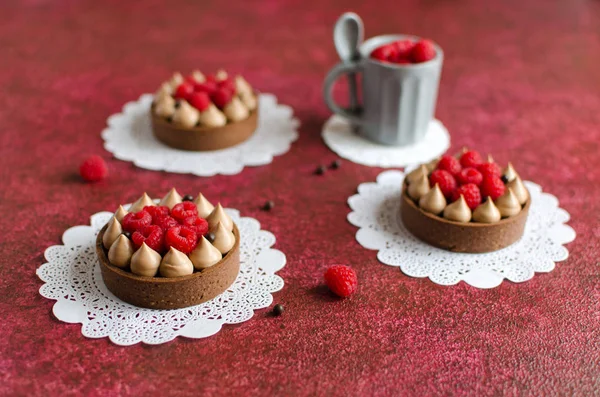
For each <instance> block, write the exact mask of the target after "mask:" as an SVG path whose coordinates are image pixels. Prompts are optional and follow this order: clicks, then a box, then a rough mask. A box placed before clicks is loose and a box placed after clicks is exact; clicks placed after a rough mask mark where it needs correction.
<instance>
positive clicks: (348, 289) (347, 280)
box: [325, 265, 358, 298]
mask: <svg viewBox="0 0 600 397" xmlns="http://www.w3.org/2000/svg"><path fill="white" fill-rule="evenodd" d="M325 284H326V285H327V287H329V289H330V290H331V291H332V292H333V293H334V294H336V295H337V296H340V297H342V298H346V297H348V296H350V295H352V294H353V293H354V292H356V288H357V286H358V278H357V277H356V272H355V271H354V269H352V268H351V267H350V266H344V265H334V266H331V267H330V268H329V269H327V271H326V272H325Z"/></svg>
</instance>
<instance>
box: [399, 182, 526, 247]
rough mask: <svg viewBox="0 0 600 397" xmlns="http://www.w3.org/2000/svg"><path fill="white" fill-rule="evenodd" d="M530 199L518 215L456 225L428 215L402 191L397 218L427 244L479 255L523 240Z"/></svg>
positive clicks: (404, 190)
mask: <svg viewBox="0 0 600 397" xmlns="http://www.w3.org/2000/svg"><path fill="white" fill-rule="evenodd" d="M530 205H531V198H530V199H529V200H527V202H526V203H525V205H524V206H523V209H522V210H521V212H519V213H518V214H517V215H515V216H512V217H510V218H505V219H502V220H501V221H500V222H496V223H477V222H469V223H460V222H453V221H449V220H447V219H444V218H442V217H439V216H436V215H433V214H430V213H428V212H426V211H423V210H422V209H421V208H419V207H418V206H417V205H416V204H415V202H414V201H413V200H412V199H411V198H410V197H409V196H408V194H407V192H406V184H405V185H404V188H403V191H402V198H401V203H400V217H401V219H402V223H403V224H404V226H405V227H406V229H407V230H408V231H409V232H411V233H412V234H413V235H414V236H415V237H417V238H419V239H420V240H423V241H425V242H426V243H428V244H431V245H433V246H436V247H438V248H442V249H445V250H448V251H453V252H469V253H481V252H491V251H497V250H499V249H502V248H505V247H508V246H509V245H511V244H513V243H514V242H516V241H518V240H519V239H520V238H521V236H523V231H524V230H525V223H526V221H527V214H528V213H529V207H530Z"/></svg>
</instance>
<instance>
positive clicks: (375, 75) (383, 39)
mask: <svg viewBox="0 0 600 397" xmlns="http://www.w3.org/2000/svg"><path fill="white" fill-rule="evenodd" d="M405 39H411V40H415V41H416V40H418V38H417V37H414V36H406V35H385V36H376V37H373V38H371V39H369V40H367V41H365V42H364V43H363V44H362V45H361V46H360V49H359V50H360V54H361V59H360V60H358V61H356V62H352V61H350V62H344V63H340V64H338V65H336V66H335V67H334V68H333V69H331V70H330V71H329V74H328V75H327V77H326V78H325V84H324V86H323V96H324V98H325V103H326V104H327V106H328V107H329V109H331V111H332V112H334V113H337V114H339V115H341V116H343V117H345V118H347V119H348V120H350V122H351V123H353V124H355V125H356V126H357V127H359V128H358V130H359V132H360V134H361V135H363V136H364V137H366V138H367V139H369V140H371V141H373V142H377V143H380V144H383V145H389V146H406V145H411V144H414V143H417V142H419V141H421V140H422V139H423V138H424V137H425V134H426V133H427V128H428V126H429V122H430V121H431V120H432V118H433V115H434V112H435V104H436V102H437V93H438V86H439V82H440V74H441V71H442V63H443V60H444V53H443V52H442V49H441V48H440V47H439V46H438V45H437V44H436V45H435V49H436V56H435V58H434V59H432V60H431V61H427V62H423V63H417V64H408V65H398V64H393V63H386V62H380V61H378V60H376V59H371V58H370V57H369V55H370V54H371V51H373V50H374V49H375V48H377V47H379V46H381V45H383V44H387V43H390V42H393V41H396V40H405ZM357 72H358V73H362V106H361V108H360V109H358V110H357V111H352V110H349V109H343V108H342V107H340V106H339V105H338V104H337V103H335V101H334V100H333V97H332V87H333V83H334V82H335V81H336V80H337V79H338V78H339V77H340V76H341V75H342V74H346V73H357Z"/></svg>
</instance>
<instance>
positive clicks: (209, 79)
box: [205, 74, 217, 83]
mask: <svg viewBox="0 0 600 397" xmlns="http://www.w3.org/2000/svg"><path fill="white" fill-rule="evenodd" d="M205 79H206V82H207V83H216V82H217V78H216V77H215V75H214V74H207V75H206V77H205Z"/></svg>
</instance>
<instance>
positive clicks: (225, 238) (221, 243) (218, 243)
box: [212, 222, 235, 255]
mask: <svg viewBox="0 0 600 397" xmlns="http://www.w3.org/2000/svg"><path fill="white" fill-rule="evenodd" d="M213 234H214V235H215V239H214V240H213V242H212V244H213V245H214V246H215V248H216V249H218V250H219V251H220V252H221V254H223V255H225V254H226V253H228V252H229V251H230V250H231V249H232V248H233V246H234V245H235V235H234V234H233V233H232V232H231V231H230V230H229V229H227V228H226V227H225V225H223V224H222V223H221V222H219V223H217V226H216V228H215V229H214V231H213Z"/></svg>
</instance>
